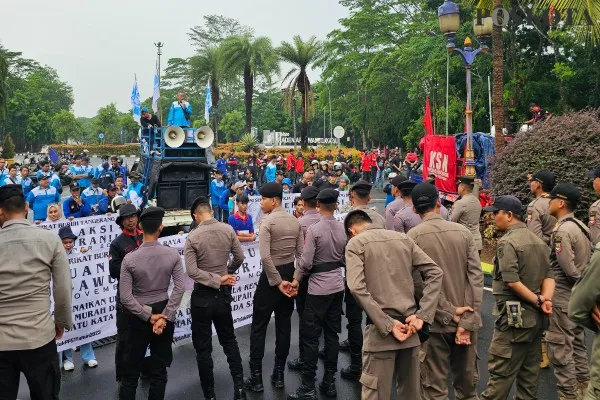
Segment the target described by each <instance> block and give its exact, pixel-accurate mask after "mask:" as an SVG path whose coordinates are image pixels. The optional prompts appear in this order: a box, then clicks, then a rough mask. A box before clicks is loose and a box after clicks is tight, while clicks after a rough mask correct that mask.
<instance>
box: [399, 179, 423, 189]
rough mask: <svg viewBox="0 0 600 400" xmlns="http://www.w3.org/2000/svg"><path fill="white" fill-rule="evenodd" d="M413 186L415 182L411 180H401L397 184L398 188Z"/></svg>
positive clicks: (415, 184) (410, 187)
mask: <svg viewBox="0 0 600 400" xmlns="http://www.w3.org/2000/svg"><path fill="white" fill-rule="evenodd" d="M430 185H431V184H430ZM415 186H417V182H413V181H411V180H406V181H404V182H402V183H401V184H399V185H398V189H402V190H404V189H412V188H414V187H415Z"/></svg>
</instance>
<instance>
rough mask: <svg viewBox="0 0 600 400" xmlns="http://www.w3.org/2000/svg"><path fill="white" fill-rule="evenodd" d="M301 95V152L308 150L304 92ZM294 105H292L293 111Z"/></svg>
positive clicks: (306, 108)
mask: <svg viewBox="0 0 600 400" xmlns="http://www.w3.org/2000/svg"><path fill="white" fill-rule="evenodd" d="M300 94H301V95H302V123H301V124H300V145H301V147H302V150H307V149H308V124H307V123H306V119H307V118H306V116H307V113H308V107H307V104H306V90H304V91H302V92H300ZM295 108H296V105H295V104H294V109H295ZM294 126H296V121H294Z"/></svg>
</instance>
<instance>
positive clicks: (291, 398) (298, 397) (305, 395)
mask: <svg viewBox="0 0 600 400" xmlns="http://www.w3.org/2000/svg"><path fill="white" fill-rule="evenodd" d="M287 400H317V391H316V390H315V386H314V384H313V386H312V387H311V386H307V385H305V384H302V385H300V387H298V389H297V390H296V391H295V392H292V393H288V395H287Z"/></svg>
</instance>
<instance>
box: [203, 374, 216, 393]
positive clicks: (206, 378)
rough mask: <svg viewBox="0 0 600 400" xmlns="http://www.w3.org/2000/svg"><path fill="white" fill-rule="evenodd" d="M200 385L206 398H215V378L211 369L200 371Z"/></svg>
mask: <svg viewBox="0 0 600 400" xmlns="http://www.w3.org/2000/svg"><path fill="white" fill-rule="evenodd" d="M200 386H202V393H204V398H205V399H206V400H215V399H216V396H215V378H214V376H213V374H212V371H202V372H201V373H200Z"/></svg>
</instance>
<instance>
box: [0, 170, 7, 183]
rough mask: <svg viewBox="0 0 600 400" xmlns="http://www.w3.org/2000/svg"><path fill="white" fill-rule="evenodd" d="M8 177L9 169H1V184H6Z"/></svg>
mask: <svg viewBox="0 0 600 400" xmlns="http://www.w3.org/2000/svg"><path fill="white" fill-rule="evenodd" d="M7 176H8V168H0V182H4V180H5V179H6V177H7Z"/></svg>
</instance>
